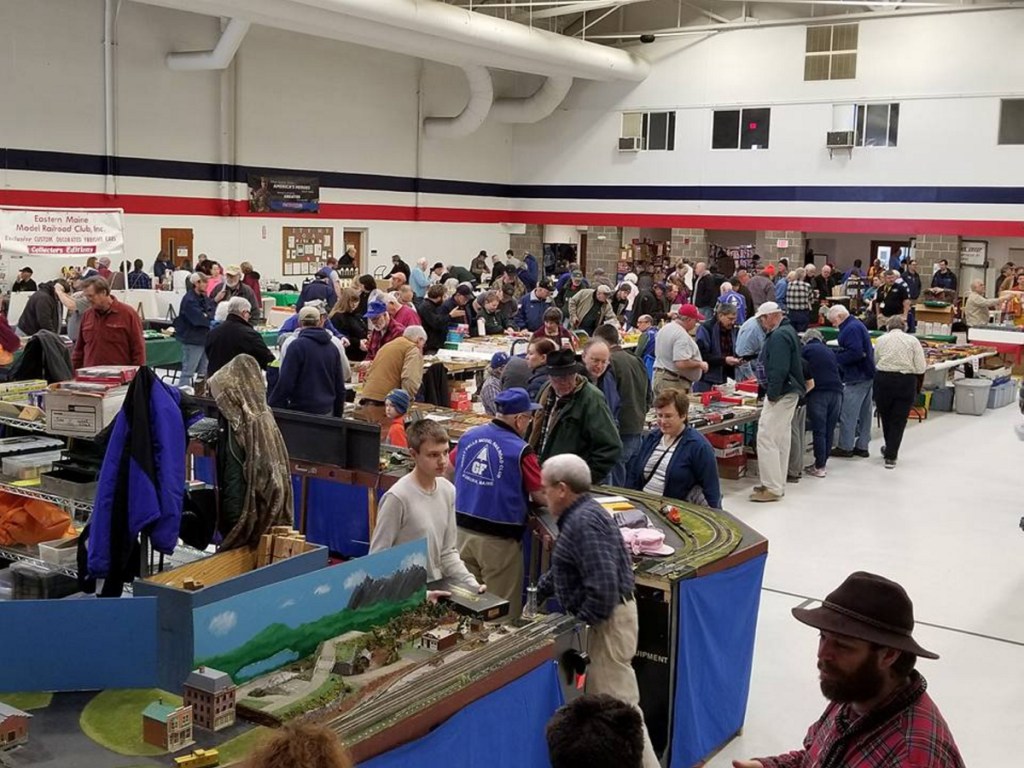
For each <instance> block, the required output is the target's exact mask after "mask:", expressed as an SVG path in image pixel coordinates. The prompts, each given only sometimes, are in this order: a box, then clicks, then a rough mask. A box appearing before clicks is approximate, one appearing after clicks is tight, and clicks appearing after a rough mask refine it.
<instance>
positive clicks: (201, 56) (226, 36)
mask: <svg viewBox="0 0 1024 768" xmlns="http://www.w3.org/2000/svg"><path fill="white" fill-rule="evenodd" d="M249 24H250V22H248V21H246V20H244V19H239V18H233V19H231V21H229V22H228V24H227V26H226V27H224V31H223V32H221V34H220V40H218V41H217V45H216V47H214V49H213V50H212V51H183V52H175V53H168V54H167V66H168V67H169V68H171V69H175V70H178V71H197V70H210V69H227V68H228V67H229V66H231V62H232V60H233V59H234V58H235V54H236V53H238V49H239V48H240V47H241V46H242V41H243V40H245V35H246V33H247V32H248V31H249Z"/></svg>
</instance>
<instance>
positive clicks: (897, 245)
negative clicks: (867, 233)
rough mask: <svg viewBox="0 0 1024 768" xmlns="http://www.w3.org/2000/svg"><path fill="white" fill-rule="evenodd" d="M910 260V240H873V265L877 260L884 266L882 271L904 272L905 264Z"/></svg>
mask: <svg viewBox="0 0 1024 768" xmlns="http://www.w3.org/2000/svg"><path fill="white" fill-rule="evenodd" d="M909 258H910V241H909V240H904V241H900V240H872V241H871V261H870V263H871V264H874V263H875V259H878V261H880V262H881V264H882V269H898V270H900V271H902V270H903V262H905V261H906V260H907V259H909Z"/></svg>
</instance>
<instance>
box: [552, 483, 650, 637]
mask: <svg viewBox="0 0 1024 768" xmlns="http://www.w3.org/2000/svg"><path fill="white" fill-rule="evenodd" d="M633 585H634V582H633V564H632V562H631V560H630V558H629V554H628V553H627V552H626V547H625V545H624V544H623V543H622V534H620V533H619V529H618V527H616V525H615V523H614V522H613V521H612V517H611V515H609V514H608V513H607V512H606V511H605V509H604V507H602V506H601V505H600V504H598V503H597V502H596V501H595V500H594V497H593V496H591V495H590V494H584V495H583V496H581V497H580V498H578V499H577V500H576V501H575V502H574V503H573V504H572V506H570V507H569V508H568V509H567V510H565V511H564V512H563V513H562V514H561V515H560V516H559V518H558V540H557V541H556V542H555V549H554V551H553V552H552V553H551V569H550V570H549V571H548V572H547V573H545V574H544V575H543V576H541V578H540V581H539V582H538V583H537V596H538V598H539V599H540V600H541V601H544V600H547V599H548V598H549V597H551V596H552V595H554V596H555V597H556V598H558V602H559V603H561V604H562V608H564V609H565V612H566V613H571V614H572V615H573V616H575V617H576V618H578V619H579V620H580V621H583V622H585V623H587V624H590V625H591V626H594V625H595V624H600V623H601V622H602V621H604V620H605V619H607V618H608V617H609V616H611V615H612V611H614V610H615V608H616V606H618V605H619V603H621V602H622V601H623V600H624V599H626V598H628V597H631V596H632V595H633Z"/></svg>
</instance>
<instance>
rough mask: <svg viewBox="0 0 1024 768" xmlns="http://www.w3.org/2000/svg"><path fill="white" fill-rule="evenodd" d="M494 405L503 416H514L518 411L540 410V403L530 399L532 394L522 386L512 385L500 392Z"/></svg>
mask: <svg viewBox="0 0 1024 768" xmlns="http://www.w3.org/2000/svg"><path fill="white" fill-rule="evenodd" d="M494 407H495V409H496V410H497V411H498V413H500V414H501V415H502V416H514V415H516V414H517V413H531V412H532V411H537V410H540V405H539V404H538V403H535V402H533V401H532V400H531V399H530V394H529V393H528V392H527V391H526V390H525V389H523V388H522V387H512V388H511V389H506V390H505V391H504V392H499V393H498V396H497V397H495V398H494Z"/></svg>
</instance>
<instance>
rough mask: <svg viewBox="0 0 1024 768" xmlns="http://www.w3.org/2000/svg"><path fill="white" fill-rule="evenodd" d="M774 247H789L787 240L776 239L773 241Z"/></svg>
mask: <svg viewBox="0 0 1024 768" xmlns="http://www.w3.org/2000/svg"><path fill="white" fill-rule="evenodd" d="M775 247H776V248H789V240H776V241H775Z"/></svg>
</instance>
